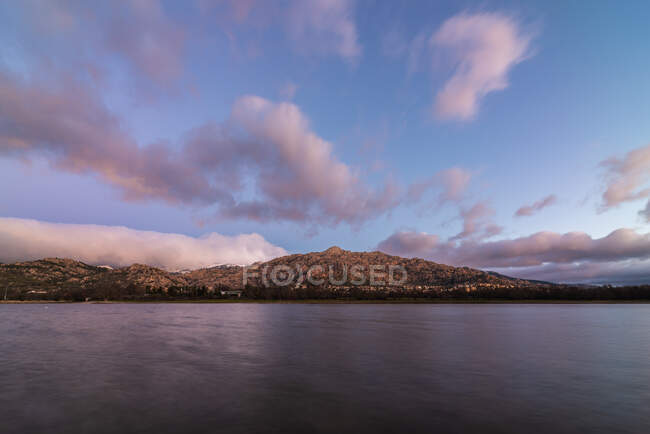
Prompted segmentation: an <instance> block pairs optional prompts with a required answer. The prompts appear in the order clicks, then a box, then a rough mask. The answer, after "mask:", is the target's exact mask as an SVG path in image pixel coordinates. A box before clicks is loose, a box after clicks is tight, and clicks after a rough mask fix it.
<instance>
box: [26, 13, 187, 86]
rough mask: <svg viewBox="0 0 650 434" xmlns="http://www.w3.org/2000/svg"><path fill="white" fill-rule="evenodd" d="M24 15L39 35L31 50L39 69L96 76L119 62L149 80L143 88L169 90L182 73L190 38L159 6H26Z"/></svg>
mask: <svg viewBox="0 0 650 434" xmlns="http://www.w3.org/2000/svg"><path fill="white" fill-rule="evenodd" d="M20 12H21V13H20V16H21V17H22V18H23V19H24V22H23V23H21V25H22V26H23V27H25V28H29V29H30V31H31V32H37V33H39V34H40V36H39V37H38V38H37V39H36V40H35V42H34V43H33V44H31V47H30V48H31V51H32V53H30V54H35V55H36V56H37V58H36V62H38V63H39V65H38V67H39V68H42V67H43V65H47V67H48V68H51V67H57V68H59V69H60V70H63V71H67V73H69V74H74V73H76V72H79V71H77V70H76V69H78V68H79V67H80V66H83V68H84V69H86V68H91V69H92V70H93V71H92V73H93V74H96V73H98V72H101V71H100V69H99V65H100V64H105V63H104V62H105V61H106V59H107V58H109V57H114V58H117V59H119V60H121V61H122V62H123V63H124V64H125V65H126V66H127V67H129V68H131V69H132V70H133V71H134V72H136V73H138V74H139V75H140V76H141V78H144V81H143V82H141V83H140V84H142V83H145V82H154V83H156V84H158V85H168V84H170V83H171V82H172V81H174V80H176V79H178V78H179V77H180V76H181V75H182V73H183V70H184V66H183V60H184V59H183V56H184V49H185V42H186V32H185V30H184V28H183V27H182V26H181V25H180V24H179V23H177V22H175V21H174V20H172V19H171V17H170V16H169V15H168V14H167V12H166V11H165V8H164V7H163V3H162V2H161V1H159V0H125V1H121V2H116V3H110V4H109V3H106V4H103V3H99V2H75V1H58V2H35V1H31V0H26V1H25V2H21V3H20ZM30 36H31V35H30Z"/></svg>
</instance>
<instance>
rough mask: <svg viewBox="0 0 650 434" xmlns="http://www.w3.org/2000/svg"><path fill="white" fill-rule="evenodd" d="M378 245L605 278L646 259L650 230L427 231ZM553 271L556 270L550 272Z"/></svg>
mask: <svg viewBox="0 0 650 434" xmlns="http://www.w3.org/2000/svg"><path fill="white" fill-rule="evenodd" d="M378 249H379V250H382V251H384V252H386V253H391V254H397V255H401V256H418V257H422V258H426V259H430V260H432V261H436V262H441V263H445V264H450V265H456V266H464V265H467V266H472V267H477V268H484V269H492V270H498V271H503V270H507V272H508V273H507V274H511V275H516V276H519V277H526V278H537V279H538V278H541V277H542V276H545V278H547V279H551V280H561V281H571V282H575V281H580V280H584V279H587V278H590V279H594V278H595V277H598V278H600V279H602V280H603V281H604V280H606V279H607V278H608V277H607V276H609V275H611V276H612V277H613V276H614V275H616V274H617V273H614V272H615V271H616V270H619V271H621V273H618V275H623V274H624V273H622V270H623V269H624V268H625V267H636V268H637V269H639V267H640V266H639V265H638V264H639V263H640V261H647V260H648V259H650V234H640V233H638V232H636V231H634V230H632V229H625V228H623V229H617V230H615V231H613V232H611V233H610V234H609V235H607V236H605V237H602V238H592V237H591V236H589V235H588V234H586V233H584V232H568V233H564V234H559V233H555V232H538V233H535V234H533V235H530V236H526V237H520V238H515V239H506V240H498V241H480V240H479V241H476V240H471V241H462V242H456V241H454V240H450V241H441V240H440V239H439V237H437V236H436V235H432V234H427V233H417V232H396V233H394V234H392V235H391V236H390V237H388V238H387V239H385V240H383V241H382V242H380V243H379V245H378ZM553 272H556V273H557V274H556V275H553Z"/></svg>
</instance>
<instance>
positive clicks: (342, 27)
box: [288, 0, 362, 61]
mask: <svg viewBox="0 0 650 434" xmlns="http://www.w3.org/2000/svg"><path fill="white" fill-rule="evenodd" d="M288 27H289V34H290V35H291V38H292V40H293V42H294V43H295V44H296V46H297V47H299V48H300V49H301V50H303V51H307V50H309V51H313V50H316V51H320V52H325V53H327V52H330V53H335V54H338V55H340V56H341V57H343V58H345V59H347V60H350V61H353V60H355V59H356V58H358V57H359V56H360V55H361V51H362V49H361V45H360V44H359V41H358V37H357V28H356V25H355V22H354V1H352V0H297V1H293V2H292V4H291V6H290V8H289V11H288Z"/></svg>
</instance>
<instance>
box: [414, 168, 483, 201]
mask: <svg viewBox="0 0 650 434" xmlns="http://www.w3.org/2000/svg"><path fill="white" fill-rule="evenodd" d="M471 180H472V172H470V171H469V170H467V169H464V168H462V167H451V168H449V169H444V170H441V171H439V172H437V173H436V174H434V175H433V176H431V177H430V178H427V179H425V180H423V181H419V182H416V183H413V184H411V185H410V186H409V190H408V197H409V199H410V200H411V201H412V202H418V201H420V199H421V198H422V196H423V195H424V193H426V192H427V191H428V190H431V189H440V190H441V191H440V194H439V196H438V199H437V205H442V204H443V203H445V202H458V201H460V200H461V199H462V198H463V195H464V194H465V192H466V191H467V188H468V186H469V183H470V181H471Z"/></svg>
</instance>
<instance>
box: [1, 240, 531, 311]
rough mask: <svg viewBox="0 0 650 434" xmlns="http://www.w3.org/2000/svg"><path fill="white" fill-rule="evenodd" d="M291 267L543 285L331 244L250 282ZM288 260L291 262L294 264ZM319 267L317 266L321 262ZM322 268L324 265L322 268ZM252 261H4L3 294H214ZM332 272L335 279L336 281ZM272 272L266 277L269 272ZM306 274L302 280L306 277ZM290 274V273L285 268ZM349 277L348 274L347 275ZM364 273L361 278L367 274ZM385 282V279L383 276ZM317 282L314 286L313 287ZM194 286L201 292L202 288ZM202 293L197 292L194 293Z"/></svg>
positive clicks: (432, 282)
mask: <svg viewBox="0 0 650 434" xmlns="http://www.w3.org/2000/svg"><path fill="white" fill-rule="evenodd" d="M276 266H280V267H284V269H285V270H288V269H291V270H293V272H294V273H295V275H294V277H295V279H294V280H292V281H291V284H290V285H287V288H288V289H292V288H293V289H295V288H305V287H306V286H310V284H309V282H308V281H307V279H306V275H307V271H308V270H309V269H310V268H311V269H312V272H311V273H310V275H311V276H313V279H315V280H322V281H323V283H322V284H321V285H319V286H318V287H319V289H320V290H332V289H337V290H339V289H341V288H350V287H351V283H350V281H351V280H353V279H354V278H355V277H354V275H353V274H352V273H353V271H352V270H354V269H355V267H356V270H357V272H358V271H361V273H358V274H357V275H356V276H357V277H361V276H363V277H364V279H365V280H364V283H363V284H361V285H357V286H359V287H360V288H362V289H364V290H370V291H372V290H374V289H378V288H381V287H386V286H387V282H388V271H389V267H391V266H392V267H395V266H398V267H402V268H400V269H399V270H396V271H395V275H394V276H395V277H396V279H397V280H398V281H400V280H402V276H403V275H402V274H401V273H402V270H405V271H406V274H407V279H405V280H403V281H402V282H400V283H399V285H397V286H392V287H391V288H390V289H391V290H411V291H413V290H417V291H444V290H447V289H454V288H456V289H458V288H465V289H467V290H474V289H481V288H516V287H538V286H540V284H539V283H533V282H529V281H526V280H520V279H512V278H509V277H506V276H501V275H498V274H495V273H488V272H484V271H480V270H476V269H472V268H467V267H452V266H449V265H443V264H437V263H435V262H431V261H426V260H424V259H419V258H402V257H399V256H391V255H387V254H385V253H381V252H351V251H347V250H343V249H340V248H338V247H331V248H329V249H327V250H325V251H322V252H312V253H307V254H295V255H288V256H283V257H280V258H275V259H273V260H270V261H268V262H264V263H257V264H255V265H253V266H251V267H248V269H247V275H253V276H252V277H249V278H248V285H249V287H255V288H264V287H266V284H265V283H264V282H268V283H269V284H270V285H271V286H277V285H274V284H273V283H272V281H270V277H271V273H273V270H274V267H276ZM371 266H374V269H375V270H376V272H377V274H375V275H376V276H379V277H380V278H379V279H376V280H375V283H374V284H371V282H370V269H371ZM287 267H288V268H287ZM314 267H315V268H314ZM319 267H321V268H319ZM243 273H244V267H239V266H232V265H224V266H216V267H211V268H204V269H198V270H193V271H189V272H184V273H177V272H168V271H165V270H161V269H159V268H156V267H151V266H148V265H141V264H134V265H131V266H128V267H124V268H118V269H110V268H107V267H101V266H92V265H88V264H84V263H82V262H79V261H75V260H72V259H58V258H47V259H42V260H38V261H30V262H18V263H14V264H0V296H1V295H2V289H5V288H6V289H7V292H8V293H9V294H10V297H19V296H21V295H25V294H48V295H50V296H60V297H66V298H69V297H74V298H79V297H82V298H93V299H96V298H100V299H101V298H115V297H118V298H119V297H123V296H125V295H128V296H136V295H144V294H147V293H154V294H155V293H158V294H160V293H166V292H168V291H170V289H171V290H172V291H177V290H180V291H181V293H183V292H182V289H181V288H185V290H186V291H190V289H188V288H195V289H196V288H200V289H201V291H202V292H200V294H209V293H211V292H214V291H216V290H218V289H243V287H244V285H243V280H242V278H243ZM330 273H331V276H332V278H333V279H334V281H335V282H332V281H330V278H329V276H330ZM262 275H264V277H263V276H262ZM300 275H302V276H303V277H302V280H299V279H298V276H300ZM277 276H282V273H279V274H277ZM346 277H347V280H346V279H345V278H346ZM359 280H360V279H359ZM377 282H378V283H377ZM313 286H314V285H311V287H313ZM195 289H194V290H193V291H196V290H195ZM194 294H196V292H194Z"/></svg>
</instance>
